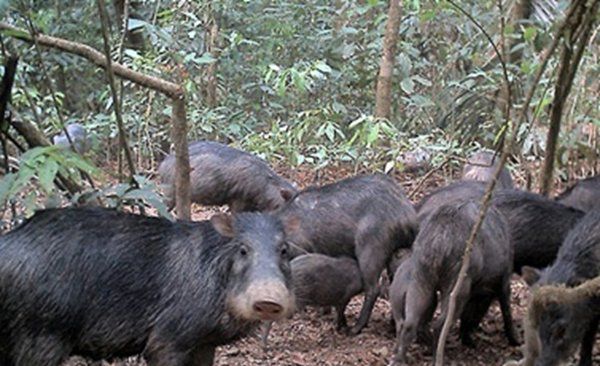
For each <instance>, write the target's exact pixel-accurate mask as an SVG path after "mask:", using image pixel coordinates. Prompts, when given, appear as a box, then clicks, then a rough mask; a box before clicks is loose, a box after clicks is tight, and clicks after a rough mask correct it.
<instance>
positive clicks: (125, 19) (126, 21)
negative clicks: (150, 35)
mask: <svg viewBox="0 0 600 366" xmlns="http://www.w3.org/2000/svg"><path fill="white" fill-rule="evenodd" d="M122 23H123V24H122V25H121V27H122V28H121V39H120V40H119V56H118V59H117V62H118V63H123V50H124V49H125V38H126V36H127V29H128V25H129V0H125V2H124V3H123V19H122ZM123 84H124V83H123V79H122V78H121V79H119V108H120V109H121V110H123V98H124V95H125V93H124V91H123ZM122 152H123V150H121V149H118V160H119V172H118V177H119V180H121V179H123V157H122Z"/></svg>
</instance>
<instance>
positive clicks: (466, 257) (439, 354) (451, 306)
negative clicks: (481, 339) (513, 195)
mask: <svg viewBox="0 0 600 366" xmlns="http://www.w3.org/2000/svg"><path fill="white" fill-rule="evenodd" d="M448 2H449V3H450V4H451V5H453V6H454V7H455V8H457V9H458V10H459V11H460V12H461V13H463V14H464V15H465V16H466V17H467V18H469V20H470V21H471V22H473V24H474V25H475V26H476V27H477V28H478V29H479V30H480V31H481V33H482V34H483V35H484V36H485V37H486V38H487V40H488V42H489V43H490V44H491V45H492V47H493V49H494V52H495V53H496V55H497V56H498V60H499V61H500V65H501V66H502V74H503V77H504V82H505V87H506V110H505V122H504V126H509V122H510V108H511V104H512V102H511V98H512V96H511V84H510V79H509V78H508V70H507V68H506V62H505V61H504V57H502V54H501V53H500V51H499V50H498V48H497V47H496V45H495V44H494V41H493V40H492V38H491V37H490V35H489V34H488V33H487V32H486V31H485V29H484V28H483V27H482V26H481V24H479V23H478V22H477V20H475V19H474V18H473V17H472V16H471V15H470V14H469V13H467V12H466V11H465V10H464V9H462V8H461V7H460V6H458V5H457V4H456V3H454V2H453V1H452V0H448ZM514 128H515V127H513V136H515V135H516V133H515V131H517V130H515V129H514ZM506 132H507V129H504V130H503V132H502V135H503V136H504V135H505V134H506ZM501 141H502V142H501V144H504V149H503V151H502V154H501V155H500V161H499V163H498V167H497V168H496V171H495V172H494V176H493V178H492V180H491V181H490V183H489V184H488V186H487V188H486V191H485V194H484V196H483V199H482V201H481V206H480V208H479V216H478V218H477V221H476V223H475V225H474V226H473V228H472V229H471V233H470V235H469V239H468V240H467V242H466V244H465V251H464V254H463V257H462V263H461V266H460V270H459V272H458V278H457V279H456V283H455V284H454V287H453V288H452V292H450V299H449V301H448V310H447V313H446V319H445V320H444V325H443V326H442V331H441V333H440V335H439V338H438V343H437V349H436V353H435V365H436V366H442V365H443V364H444V351H445V346H446V338H447V337H448V333H449V331H450V326H451V325H452V324H453V320H454V313H455V312H456V298H457V296H458V292H459V290H460V288H461V287H462V285H463V283H464V281H465V277H466V275H467V269H468V268H469V265H470V262H471V252H472V250H473V247H474V245H475V238H476V237H477V233H478V232H479V229H480V228H481V225H482V224H483V219H484V218H485V215H486V212H487V209H488V207H489V205H490V199H491V197H492V192H493V190H494V187H495V186H496V181H497V180H498V177H499V176H500V173H501V172H502V169H503V168H504V165H505V163H506V160H507V158H508V154H509V152H510V150H511V148H512V144H513V143H514V137H513V138H512V139H511V141H510V143H508V144H505V143H504V142H503V141H504V137H502V139H501Z"/></svg>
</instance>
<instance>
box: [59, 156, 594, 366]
mask: <svg viewBox="0 0 600 366" xmlns="http://www.w3.org/2000/svg"><path fill="white" fill-rule="evenodd" d="M280 173H281V174H282V175H284V176H286V177H287V178H289V179H291V180H292V181H294V182H296V183H297V184H298V186H299V187H300V188H303V187H305V186H307V185H310V184H324V183H327V182H331V181H333V180H335V179H341V178H342V177H346V176H351V175H353V171H352V170H351V169H345V170H344V169H339V168H338V169H337V170H335V171H321V172H319V174H315V173H314V172H305V171H289V170H285V171H280ZM452 175H456V172H451V171H450V172H449V171H446V172H439V173H438V174H435V175H434V176H433V177H432V178H431V179H429V180H428V181H427V182H426V184H425V185H424V186H423V189H421V190H420V191H419V193H418V194H416V195H415V197H414V198H412V199H413V202H417V201H418V199H420V198H421V197H422V195H423V194H424V193H425V192H428V191H430V190H431V189H433V188H434V187H437V186H440V185H444V184H445V183H446V182H447V181H449V179H447V178H444V177H447V176H452ZM421 176H422V172H421V173H418V172H417V173H415V174H402V175H400V174H398V175H396V178H397V181H398V182H399V183H400V184H402V185H403V186H404V188H405V190H406V192H407V193H410V192H412V190H413V189H414V187H415V186H417V185H418V182H419V180H420V177H421ZM516 183H517V185H519V183H520V182H519V181H518V179H517V182H516ZM216 211H217V210H216V209H202V208H200V207H195V208H194V213H193V218H194V219H195V220H201V219H206V218H208V217H210V216H211V215H212V214H213V213H214V212H216ZM528 296H529V291H528V289H527V286H526V285H525V284H524V283H523V282H522V281H521V280H520V278H519V277H518V276H516V275H515V276H514V278H513V282H512V305H511V306H512V312H513V318H514V321H515V325H516V328H517V330H518V332H519V333H521V332H522V330H521V321H522V318H523V315H524V312H525V308H526V304H527V297H528ZM362 300H363V299H362V296H357V297H356V298H355V299H353V301H352V302H351V304H350V306H349V307H348V309H347V310H346V315H347V317H348V322H349V324H350V325H352V324H353V323H354V321H355V320H356V318H357V316H358V313H359V311H360V307H361V304H362ZM390 316H391V312H390V304H389V302H388V301H387V300H386V299H383V298H380V299H379V300H378V302H377V304H376V307H375V310H374V311H373V314H372V317H371V321H370V322H369V325H368V327H366V328H365V329H364V330H363V332H362V333H361V334H359V335H357V336H354V337H351V336H347V335H343V334H339V333H337V332H336V331H335V326H334V314H333V313H332V314H328V315H320V314H319V312H318V311H316V310H314V309H308V310H307V311H306V312H304V313H297V314H295V315H294V316H293V318H292V319H289V320H286V321H282V322H279V323H275V324H274V325H273V328H272V330H271V333H270V336H269V344H268V346H267V347H266V348H263V347H262V344H261V341H260V338H259V336H258V334H254V335H251V336H249V337H246V338H244V339H242V340H240V341H238V342H236V343H233V344H230V345H227V346H223V347H220V348H219V349H218V350H217V354H216V362H215V364H216V365H220V366H226V365H227V366H233V365H240V366H244V365H248V366H251V365H261V366H263V365H264V366H269V365H273V366H275V365H277V366H305V365H306V366H308V365H323V366H337V365H373V366H383V365H387V364H388V363H389V361H390V359H391V357H392V353H393V349H394V335H393V333H392V331H391V329H390ZM454 331H456V327H454ZM474 340H475V344H476V347H475V348H472V349H470V348H466V347H464V346H462V345H461V344H460V341H459V340H458V336H457V334H456V333H455V332H451V334H450V337H449V341H448V343H447V347H446V360H447V362H446V364H447V365H456V366H458V365H502V364H503V363H504V362H506V361H508V360H511V359H520V354H521V353H520V349H519V347H511V346H510V345H509V344H508V342H507V340H506V338H505V336H504V333H503V326H502V318H501V315H500V310H499V308H498V306H497V304H494V305H493V306H492V308H491V310H490V311H489V312H488V314H487V316H486V317H485V318H484V321H483V322H482V324H481V325H480V329H479V330H478V331H476V332H475V334H474ZM595 350H596V353H595V359H594V364H599V365H600V345H599V344H597V347H596V348H595ZM409 358H410V360H411V364H414V365H430V364H431V361H432V356H431V353H430V351H429V350H428V347H426V346H423V345H418V344H417V345H413V346H412V347H411V349H410V351H409ZM67 364H68V365H69V366H75V365H77V366H84V365H88V363H86V362H85V360H82V359H79V358H73V359H71V360H70V361H69V362H68V363H67ZM97 365H103V366H107V365H111V366H144V365H145V363H144V362H143V360H139V359H137V358H131V359H128V360H123V361H116V362H113V363H108V362H101V363H95V364H94V366H97Z"/></svg>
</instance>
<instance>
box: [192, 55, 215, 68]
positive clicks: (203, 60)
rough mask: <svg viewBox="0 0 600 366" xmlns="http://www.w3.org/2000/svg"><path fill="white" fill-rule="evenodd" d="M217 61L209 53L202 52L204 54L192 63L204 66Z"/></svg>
mask: <svg viewBox="0 0 600 366" xmlns="http://www.w3.org/2000/svg"><path fill="white" fill-rule="evenodd" d="M216 61H217V59H216V58H214V57H213V56H212V55H211V53H210V52H204V54H203V55H202V56H200V57H199V58H194V59H193V62H194V63H195V64H196V65H206V64H212V63H214V62H216Z"/></svg>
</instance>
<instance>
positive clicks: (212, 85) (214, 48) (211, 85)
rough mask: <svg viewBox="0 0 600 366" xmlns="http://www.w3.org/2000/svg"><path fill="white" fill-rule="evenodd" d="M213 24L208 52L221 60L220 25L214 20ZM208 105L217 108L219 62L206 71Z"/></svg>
mask: <svg viewBox="0 0 600 366" xmlns="http://www.w3.org/2000/svg"><path fill="white" fill-rule="evenodd" d="M211 23H212V24H211V25H210V30H209V36H208V47H207V49H208V52H210V54H211V55H212V57H213V58H215V59H218V58H219V42H218V40H219V25H218V24H217V20H216V19H213V20H212V22H211ZM206 78H207V85H206V104H208V106H209V107H211V108H213V107H216V106H217V103H218V100H217V86H218V79H217V61H215V62H213V63H211V64H209V65H208V68H207V69H206Z"/></svg>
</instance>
